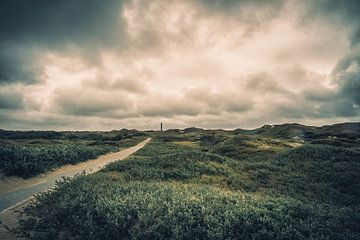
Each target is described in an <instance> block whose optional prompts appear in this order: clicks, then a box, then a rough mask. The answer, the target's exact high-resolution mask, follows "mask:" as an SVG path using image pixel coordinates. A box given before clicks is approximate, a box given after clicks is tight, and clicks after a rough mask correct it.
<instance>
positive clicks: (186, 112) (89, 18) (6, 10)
mask: <svg viewBox="0 0 360 240" xmlns="http://www.w3.org/2000/svg"><path fill="white" fill-rule="evenodd" d="M174 2H175V1H168V4H173V3H174ZM190 2H191V3H195V4H196V6H197V7H202V8H204V10H203V12H205V13H206V14H209V15H210V16H211V14H215V15H223V16H224V17H229V18H234V19H236V20H237V21H240V22H246V24H248V26H250V27H249V30H248V32H254V31H256V29H257V28H260V27H261V25H262V24H265V23H266V22H268V21H271V20H272V19H274V18H276V17H277V16H278V15H280V12H281V11H282V9H283V8H284V6H285V5H286V2H287V1H280V0H274V1H265V0H257V1H248V0H246V1H236V0H229V1H214V0H199V1H196V2H195V1H190ZM127 4H132V3H131V1H125V0H124V1H120V0H119V1H116V0H114V1H100V0H69V1H64V0H52V1H47V0H35V1H28V0H3V1H1V3H0V128H1V127H8V126H9V127H12V126H14V125H11V123H10V122H11V121H12V120H11V119H12V118H14V119H16V121H17V123H16V125H15V126H16V127H19V128H27V126H29V127H33V126H36V122H38V123H39V125H41V124H42V123H43V121H47V122H48V123H49V122H50V123H51V122H53V125H51V124H50V125H46V126H47V127H51V126H58V124H59V122H64V125H66V124H67V123H69V124H73V123H74V122H76V120H74V116H85V117H89V116H90V117H91V116H98V117H99V116H102V117H103V118H105V119H106V118H109V119H112V118H116V119H118V118H122V119H125V120H126V119H127V118H128V119H130V120H129V121H130V122H131V121H133V120H132V119H133V118H139V119H141V118H144V117H145V118H149V117H156V118H157V119H159V118H162V117H163V118H176V116H185V118H184V120H182V121H180V122H179V125H181V124H184V125H186V124H190V123H194V124H200V125H201V122H202V121H208V120H205V119H207V118H208V117H209V115H214V116H216V118H215V117H214V119H217V120H216V121H218V116H219V115H222V114H223V115H225V117H224V121H227V120H228V119H231V117H232V114H240V113H245V112H246V111H248V110H250V109H252V108H253V107H254V106H255V105H256V102H257V101H256V97H257V96H263V95H266V94H267V93H268V92H271V94H272V95H273V96H274V98H278V99H282V98H286V99H287V100H288V101H287V103H286V104H284V103H283V102H281V103H279V104H278V105H276V104H275V103H274V105H272V106H269V107H273V108H274V111H273V113H272V114H273V116H268V119H266V116H264V115H262V114H260V115H259V116H258V117H257V116H254V117H249V118H248V119H249V121H252V120H253V119H256V122H257V123H258V124H262V123H266V122H271V121H274V122H276V121H281V120H282V119H295V120H296V119H298V121H299V122H301V121H302V120H304V119H308V118H310V119H316V118H319V119H321V118H329V119H331V118H338V117H344V118H347V117H349V118H352V119H354V117H355V119H359V116H360V14H359V12H360V1H357V0H348V1H337V0H325V1H315V0H314V1H308V3H307V5H306V6H307V10H306V12H305V15H304V16H303V18H302V19H300V20H299V22H301V21H304V22H310V23H311V21H313V20H314V19H319V18H320V19H323V20H324V21H340V22H341V23H342V24H343V25H344V26H347V27H350V28H351V32H350V35H349V36H348V38H349V45H350V46H349V52H348V53H346V54H344V56H343V57H342V58H341V59H339V61H338V63H337V64H336V66H334V69H333V71H332V72H331V74H330V75H329V78H330V79H331V81H332V83H333V85H334V86H336V88H335V89H334V90H333V91H328V90H326V89H322V88H319V89H307V90H303V91H298V92H297V93H294V92H293V91H291V89H290V90H289V89H287V88H285V87H283V86H282V85H281V83H279V82H278V81H277V79H276V76H275V77H274V76H272V75H271V74H270V73H269V74H268V73H266V72H259V73H256V74H254V75H251V76H250V77H247V79H246V81H244V83H242V84H238V85H236V87H237V88H238V89H237V88H232V89H231V90H229V91H225V92H221V93H220V92H212V91H211V90H206V89H201V88H196V87H194V88H193V89H186V90H185V91H183V92H182V93H181V94H180V95H179V96H177V97H173V96H168V95H166V94H163V95H162V96H157V97H156V96H155V95H156V94H154V96H153V97H152V95H151V90H148V89H147V88H146V86H147V85H146V84H145V83H143V82H142V81H140V80H138V79H136V78H132V77H131V76H129V77H127V76H125V77H124V78H120V79H116V80H115V81H112V82H109V81H108V80H107V79H103V78H101V77H100V78H96V79H93V80H92V81H85V82H84V84H83V86H82V88H79V89H67V88H63V89H55V90H54V92H53V93H52V98H51V99H52V103H53V106H54V109H53V113H52V114H58V115H59V116H60V117H58V118H57V117H56V116H55V115H54V118H52V117H49V116H47V117H44V118H41V116H40V117H39V118H38V119H35V120H34V121H33V122H31V123H30V122H29V120H28V119H27V120H26V121H25V120H24V121H23V124H21V120H19V118H22V117H24V116H26V114H27V112H26V111H29V109H30V108H31V106H28V105H27V104H28V102H29V101H25V100H24V97H23V95H22V92H21V90H19V89H21V86H23V85H36V84H39V83H40V82H41V76H42V74H43V70H42V66H41V61H40V60H39V59H40V57H41V54H42V53H44V52H53V53H59V54H61V55H69V56H73V55H74V56H77V57H80V58H81V59H83V60H84V61H85V62H86V63H87V64H89V66H92V65H95V66H99V65H101V64H102V60H101V54H102V52H103V51H104V50H111V51H114V52H117V51H118V52H123V51H124V50H125V49H129V48H133V47H136V46H133V45H132V44H135V43H133V42H132V41H133V39H132V38H131V37H130V36H129V33H128V31H127V27H128V25H127V22H126V21H125V20H124V18H123V17H122V14H121V13H122V10H123V8H124V6H126V5H127ZM144 6H145V4H144ZM137 7H139V8H140V7H142V6H141V5H139V6H137ZM144 8H145V7H144ZM244 9H246V10H248V9H251V10H253V11H252V12H251V14H250V13H249V12H247V11H244ZM144 21H146V19H144ZM224 27H225V26H224ZM147 30H148V32H145V34H143V35H142V37H143V38H145V40H144V39H143V41H145V43H151V41H155V42H156V41H159V37H158V36H157V37H156V35H152V32H151V29H147ZM156 30H157V31H160V30H161V29H160V30H159V29H156ZM335 30H336V29H335ZM160 32H161V31H160ZM149 36H153V38H151V39H150V37H149ZM149 39H150V40H149ZM157 44H159V45H160V47H159V49H161V43H160V42H158V43H157ZM334 44H336V43H334ZM150 45H151V44H150ZM144 46H147V45H146V44H145V45H144ZM144 46H143V47H144ZM299 69H300V73H301V71H304V72H306V71H307V70H304V69H301V68H299ZM304 74H305V73H304ZM300 75H301V74H298V75H297V77H299V76H300ZM105 78H106V76H105ZM299 79H301V77H299ZM169 81H171V79H169ZM299 84H302V83H301V81H300V82H299ZM91 89H97V90H98V91H96V92H95V91H94V92H93V90H91ZM99 89H101V91H99ZM110 89H111V90H114V89H115V90H116V91H118V95H116V96H117V97H116V100H115V99H114V97H112V96H111V95H108V94H107V91H108V90H110ZM240 89H241V91H244V89H245V90H246V91H250V92H251V93H253V94H255V96H252V97H241V96H239V95H238V94H237V91H238V90H239V91H240ZM82 92H83V93H84V94H82ZM90 94H91V95H90ZM144 96H148V97H147V98H146V97H144ZM136 98H139V99H144V100H143V101H140V102H136V101H135V99H136ZM147 99H152V100H151V102H149V101H148V100H147ZM258 104H260V103H258ZM21 109H22V110H23V112H22V113H19V111H20V110H21ZM9 112H10V113H9ZM32 116H33V115H32ZM66 116H69V118H67V117H66ZM195 116H198V117H199V116H200V117H199V120H198V121H196V120H194V119H191V120H189V121H188V122H186V121H187V120H186V119H187V118H186V117H195ZM201 116H203V117H201ZM264 117H265V118H264ZM260 118H261V119H260ZM39 119H40V120H39ZM41 119H43V120H41ZM79 121H82V120H81V119H79ZM140 121H141V120H140ZM214 121H215V120H214ZM229 121H230V120H229ZM100 122H101V121H100ZM134 122H136V121H135V120H134ZM241 123H243V122H241ZM235 124H236V123H235ZM235 124H232V125H235ZM239 124H240V123H239ZM218 125H219V124H218V123H216V126H218ZM73 126H76V125H71V127H73ZM134 126H137V125H136V124H135V125H134ZM224 126H227V124H226V123H224ZM210 127H211V126H210Z"/></svg>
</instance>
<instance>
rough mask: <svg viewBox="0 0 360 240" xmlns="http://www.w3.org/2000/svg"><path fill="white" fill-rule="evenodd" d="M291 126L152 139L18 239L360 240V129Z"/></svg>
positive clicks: (47, 210) (51, 202)
mask: <svg viewBox="0 0 360 240" xmlns="http://www.w3.org/2000/svg"><path fill="white" fill-rule="evenodd" d="M291 126H292V125H286V126H280V127H279V129H278V127H271V126H270V127H269V126H265V127H263V128H261V129H258V130H251V131H250V130H249V131H245V130H244V131H243V130H235V131H222V130H218V131H215V130H211V131H205V130H202V129H196V128H191V129H185V130H184V131H181V132H180V131H177V130H171V131H166V132H162V133H160V132H153V133H150V134H152V135H153V140H152V141H151V142H150V143H148V144H147V145H146V146H145V147H144V148H142V149H141V150H139V151H138V152H137V153H136V154H135V155H133V156H130V157H129V158H127V159H125V160H123V161H118V162H114V163H112V164H110V165H108V166H107V167H106V168H105V169H104V170H102V171H101V172H99V173H96V174H93V175H87V176H78V177H76V178H75V179H73V180H71V179H64V181H61V182H59V183H58V184H57V187H56V189H55V191H52V192H48V193H44V194H40V195H38V196H37V198H36V200H35V201H34V203H33V204H31V205H30V206H29V207H27V208H26V209H25V210H24V217H23V219H22V222H21V227H20V228H19V229H18V231H19V232H20V233H21V234H23V235H26V236H27V237H30V238H33V239H360V230H359V229H360V228H359V226H360V202H359V201H360V200H359V199H360V198H359V197H360V190H359V189H360V182H359V180H358V179H360V148H359V147H360V145H359V144H357V142H358V141H359V140H358V139H359V138H357V137H356V136H357V135H356V131H355V132H354V131H349V130H348V129H347V128H344V130H337V131H333V130H332V131H333V132H334V134H333V132H331V134H333V135H335V134H338V135H339V136H340V135H341V136H343V137H342V138H328V136H327V135H326V134H325V133H321V131H320V130H319V129H315V130H312V131H314V132H315V133H316V137H314V138H310V137H309V136H310V135H311V134H310V135H309V134H308V136H307V135H306V134H305V132H306V131H309V129H308V128H304V129H303V127H302V126H301V125H300V126H299V125H295V126H294V128H292V127H291ZM350 126H351V129H354V126H353V125H350ZM299 129H300V130H301V129H303V130H302V131H303V132H301V131H300V130H299ZM329 129H332V128H330V127H327V128H324V131H325V132H326V133H328V131H330V130H329ZM344 132H345V133H346V134H347V135H346V134H345V135H344ZM270 134H274V137H271V135H270ZM358 135H360V131H359V132H358ZM299 136H302V137H299ZM312 136H314V134H313V135H312ZM319 136H320V137H319ZM344 136H345V137H344ZM321 139H323V140H324V139H327V140H328V141H324V142H323V143H322V144H319V141H320V142H321V141H322V140H321ZM332 140H336V141H339V142H341V143H344V145H343V144H333V143H334V141H332ZM329 142H331V144H329ZM349 142H351V144H350V145H349Z"/></svg>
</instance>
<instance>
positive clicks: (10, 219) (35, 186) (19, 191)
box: [0, 138, 150, 240]
mask: <svg viewBox="0 0 360 240" xmlns="http://www.w3.org/2000/svg"><path fill="white" fill-rule="evenodd" d="M149 141H150V138H148V139H146V140H144V141H142V142H141V143H139V144H137V145H136V146H134V147H130V148H127V149H125V150H122V151H119V152H115V153H109V154H106V155H103V156H100V157H99V158H97V159H94V160H89V161H87V162H82V163H79V164H76V165H66V166H63V167H61V168H59V169H57V170H55V171H53V172H49V173H46V174H42V175H39V176H37V177H34V178H31V179H26V180H24V179H20V178H9V179H4V180H1V181H0V193H1V194H0V220H1V221H2V222H3V223H5V224H7V225H8V226H12V227H14V226H15V225H16V222H17V213H16V212H15V211H16V210H19V209H21V208H22V207H24V206H26V204H27V203H28V202H29V201H30V199H31V196H32V195H34V194H36V193H38V192H42V191H46V190H47V189H49V188H51V187H53V186H54V184H55V181H56V180H58V179H61V178H62V177H64V176H66V177H72V176H74V175H76V174H78V173H81V172H83V171H85V172H86V173H94V172H97V171H99V170H100V169H101V168H103V167H104V166H105V165H107V164H109V163H111V162H113V161H117V160H122V159H124V158H126V157H128V156H129V155H131V154H133V153H135V152H136V151H138V150H139V149H140V148H142V147H143V146H145V144H146V143H148V142H149ZM0 239H2V240H5V239H17V238H16V237H15V236H14V235H13V234H9V233H8V232H7V231H6V229H5V228H3V227H2V226H0Z"/></svg>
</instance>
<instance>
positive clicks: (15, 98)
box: [0, 89, 24, 110]
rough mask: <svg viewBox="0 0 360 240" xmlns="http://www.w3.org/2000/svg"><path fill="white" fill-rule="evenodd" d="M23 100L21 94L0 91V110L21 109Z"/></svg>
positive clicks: (11, 91) (7, 90) (13, 91)
mask: <svg viewBox="0 0 360 240" xmlns="http://www.w3.org/2000/svg"><path fill="white" fill-rule="evenodd" d="M23 107H24V98H23V95H22V94H21V92H19V91H15V90H9V89H6V90H0V109H12V110H17V109H22V108H23Z"/></svg>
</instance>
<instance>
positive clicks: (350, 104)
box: [332, 50, 360, 116]
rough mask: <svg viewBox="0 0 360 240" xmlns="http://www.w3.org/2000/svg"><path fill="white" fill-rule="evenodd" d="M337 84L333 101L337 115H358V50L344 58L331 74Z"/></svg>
mask: <svg viewBox="0 0 360 240" xmlns="http://www.w3.org/2000/svg"><path fill="white" fill-rule="evenodd" d="M332 76H333V78H334V81H335V82H336V83H337V84H338V88H339V90H338V94H337V96H336V98H334V101H335V102H336V110H337V113H338V114H342V115H345V116H356V115H360V50H358V51H354V52H353V53H351V54H349V55H347V56H345V57H344V58H343V59H342V60H340V61H339V62H338V63H337V65H336V67H335V68H334V70H333V72H332Z"/></svg>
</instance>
